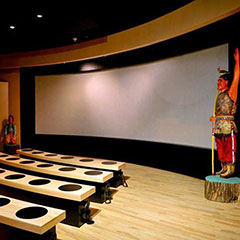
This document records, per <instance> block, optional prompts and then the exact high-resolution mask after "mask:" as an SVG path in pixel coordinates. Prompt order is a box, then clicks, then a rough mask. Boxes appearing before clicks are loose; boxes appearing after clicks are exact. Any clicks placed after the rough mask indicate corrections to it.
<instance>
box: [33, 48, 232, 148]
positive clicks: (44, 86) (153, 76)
mask: <svg viewBox="0 0 240 240" xmlns="http://www.w3.org/2000/svg"><path fill="white" fill-rule="evenodd" d="M218 66H220V67H221V68H222V69H228V45H227V44H224V45H221V46H217V47H213V48H208V49H204V50H201V51H197V52H194V53H189V54H185V55H181V56H177V57H173V58H168V59H164V60H159V61H154V62H151V63H146V64H140V65H135V66H130V67H123V68H118V69H111V70H105V71H95V72H88V73H86V72H85V73H79V74H62V75H48V76H46V75H45V76H36V78H35V93H36V94H35V96H36V103H35V104H36V108H35V109H36V113H35V114H36V118H35V119H36V134H57V135H78V136H94V137H110V138H120V139H134V140H144V141H153V142H164V143H173V144H180V145H187V146H195V147H201V148H211V124H210V122H209V117H210V116H211V115H212V111H213V104H214V98H215V94H216V86H217V78H218V71H217V67H218Z"/></svg>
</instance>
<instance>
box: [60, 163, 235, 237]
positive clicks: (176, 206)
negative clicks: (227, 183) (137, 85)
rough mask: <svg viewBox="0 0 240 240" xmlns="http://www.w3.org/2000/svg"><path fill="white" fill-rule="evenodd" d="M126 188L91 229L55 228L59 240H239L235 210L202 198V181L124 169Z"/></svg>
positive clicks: (142, 169) (155, 171) (104, 208)
mask: <svg viewBox="0 0 240 240" xmlns="http://www.w3.org/2000/svg"><path fill="white" fill-rule="evenodd" d="M124 173H125V175H126V176H129V177H130V179H129V180H128V184H129V187H128V188H124V187H122V186H121V187H119V188H118V189H117V190H118V192H117V193H116V194H115V195H114V196H113V197H114V199H113V201H112V203H111V204H109V205H107V204H96V203H91V205H90V206H91V207H93V208H98V209H100V210H101V211H100V212H99V213H98V214H97V215H95V217H94V221H95V224H93V225H86V224H85V225H84V226H82V227H81V228H76V227H71V226H68V225H64V224H58V226H57V234H58V239H59V240H73V239H74V240H75V239H78V240H98V239H99V240H100V239H101V240H111V239H113V240H115V239H116V240H117V239H119V240H137V239H140V240H150V239H151V240H158V239H161V240H165V239H167V240H168V239H174V240H176V239H180V240H188V239H189V240H192V239H204V240H208V239H211V240H212V239H214V240H215V239H224V240H229V239H236V240H239V239H240V204H239V203H228V204H227V203H217V202H211V201H208V200H206V199H205V198H204V181H203V180H199V179H195V178H192V177H188V176H184V175H180V174H176V173H172V172H168V171H163V170H159V169H154V168H149V167H144V166H139V165H134V164H127V167H126V169H124Z"/></svg>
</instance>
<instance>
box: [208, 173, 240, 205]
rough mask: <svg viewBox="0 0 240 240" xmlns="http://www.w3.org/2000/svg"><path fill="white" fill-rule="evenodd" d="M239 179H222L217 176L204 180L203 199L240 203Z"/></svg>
mask: <svg viewBox="0 0 240 240" xmlns="http://www.w3.org/2000/svg"><path fill="white" fill-rule="evenodd" d="M239 196H240V178H238V177H231V178H222V177H220V176H219V175H215V176H211V175H210V176H207V177H206V178H205V198H206V199H208V200H212V201H216V202H224V203H230V202H236V201H238V200H239V201H240V198H239Z"/></svg>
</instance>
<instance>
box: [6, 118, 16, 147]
mask: <svg viewBox="0 0 240 240" xmlns="http://www.w3.org/2000/svg"><path fill="white" fill-rule="evenodd" d="M13 122H14V117H13V116H12V115H9V117H8V123H7V125H6V126H5V130H4V137H5V144H16V134H17V128H16V125H15V124H14V123H13Z"/></svg>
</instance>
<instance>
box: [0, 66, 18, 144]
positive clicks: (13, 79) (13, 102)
mask: <svg viewBox="0 0 240 240" xmlns="http://www.w3.org/2000/svg"><path fill="white" fill-rule="evenodd" d="M0 79H1V80H4V81H7V82H8V104H9V105H8V114H12V115H13V116H14V123H15V124H16V126H17V144H20V143H21V129H20V72H19V69H15V70H5V71H0Z"/></svg>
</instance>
